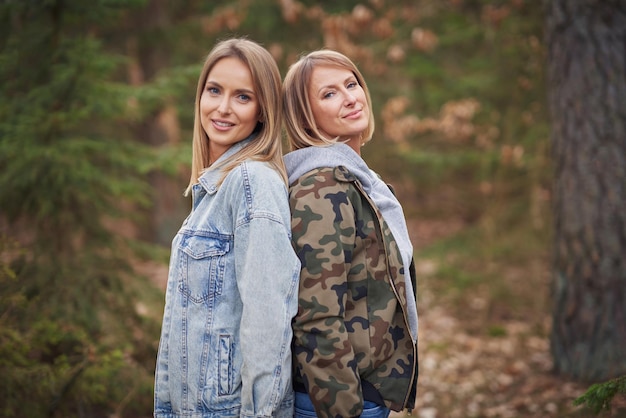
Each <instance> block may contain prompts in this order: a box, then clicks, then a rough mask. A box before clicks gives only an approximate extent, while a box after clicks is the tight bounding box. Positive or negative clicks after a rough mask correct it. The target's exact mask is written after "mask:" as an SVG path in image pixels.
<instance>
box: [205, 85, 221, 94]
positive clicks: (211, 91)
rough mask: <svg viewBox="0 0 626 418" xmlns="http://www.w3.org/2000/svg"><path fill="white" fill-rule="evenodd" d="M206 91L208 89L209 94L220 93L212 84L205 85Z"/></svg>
mask: <svg viewBox="0 0 626 418" xmlns="http://www.w3.org/2000/svg"><path fill="white" fill-rule="evenodd" d="M206 91H208V92H209V93H210V94H213V95H216V94H219V93H220V90H219V89H218V88H217V87H213V86H207V87H206Z"/></svg>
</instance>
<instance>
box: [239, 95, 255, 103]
mask: <svg viewBox="0 0 626 418" xmlns="http://www.w3.org/2000/svg"><path fill="white" fill-rule="evenodd" d="M237 99H239V100H240V101H242V102H244V103H247V102H249V101H250V100H252V98H251V97H250V96H248V95H247V94H244V93H241V94H239V95H238V96H237Z"/></svg>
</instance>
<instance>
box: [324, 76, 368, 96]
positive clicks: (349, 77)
mask: <svg viewBox="0 0 626 418" xmlns="http://www.w3.org/2000/svg"><path fill="white" fill-rule="evenodd" d="M352 79H354V80H355V81H356V82H357V84H358V80H357V79H356V76H355V75H354V74H351V75H349V76H348V77H346V78H345V79H344V80H343V82H344V83H346V82H347V81H350V80H352ZM335 86H336V84H326V85H323V86H322V87H320V88H319V89H318V90H317V92H318V93H319V92H321V91H322V90H324V89H328V88H334V87H335Z"/></svg>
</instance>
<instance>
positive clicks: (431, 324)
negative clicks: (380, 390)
mask: <svg viewBox="0 0 626 418" xmlns="http://www.w3.org/2000/svg"><path fill="white" fill-rule="evenodd" d="M443 228H444V229H445V228H447V229H449V228H450V226H449V225H448V226H445V227H443ZM415 232H416V233H417V234H418V235H420V236H421V237H422V239H424V237H426V238H428V236H429V231H428V230H423V231H415ZM412 235H413V232H412ZM431 235H432V234H431ZM418 252H419V249H418ZM538 264H539V265H538V266H532V267H529V269H530V270H533V272H534V273H535V274H533V276H539V277H540V279H539V282H537V281H532V280H525V279H524V277H523V274H520V273H519V272H518V271H515V270H514V271H511V272H509V273H507V275H509V276H512V277H515V276H521V279H519V277H518V279H519V280H517V281H516V282H515V289H516V291H517V293H516V295H519V298H526V299H528V300H527V301H523V300H522V301H521V302H522V304H525V306H526V308H525V309H526V311H525V312H524V310H522V312H521V313H520V312H519V310H518V311H517V314H516V315H514V316H511V315H507V314H505V312H506V310H505V309H499V308H497V306H498V303H497V301H495V302H494V301H491V300H489V298H493V297H494V293H493V292H492V291H491V290H490V289H488V288H485V287H483V288H482V291H481V289H479V290H478V291H475V290H472V291H469V292H467V293H468V294H467V295H464V294H463V295H461V296H460V297H461V298H464V299H466V300H465V301H464V302H463V303H462V304H459V303H458V300H459V296H458V295H457V296H456V297H454V298H448V297H446V296H445V292H443V294H439V290H440V289H441V287H440V286H439V285H438V284H437V283H435V282H434V280H430V279H429V277H430V275H431V274H432V272H433V270H434V269H436V268H437V266H435V265H433V261H432V260H428V259H418V260H417V262H416V269H417V273H418V311H419V315H420V318H419V324H420V325H419V381H418V396H417V404H416V408H415V410H414V411H413V412H412V414H411V416H414V417H418V418H479V417H480V418H482V417H498V418H516V417H533V418H542V417H546V418H547V417H568V418H573V417H577V418H583V417H584V418H587V417H594V416H595V417H601V418H606V417H626V398H625V397H623V396H621V397H620V396H618V397H616V398H614V400H613V402H612V405H611V409H610V411H608V412H602V413H600V414H598V415H594V414H593V413H592V412H591V411H590V410H589V409H587V408H586V407H584V406H578V407H577V406H574V404H573V401H574V399H576V398H577V397H579V396H581V395H582V394H583V393H584V392H585V390H586V389H587V388H588V385H586V384H582V383H576V382H573V381H571V380H568V379H566V378H562V377H558V376H556V375H555V374H554V373H552V356H551V353H550V344H549V334H550V333H549V330H550V322H551V318H550V315H549V312H548V309H546V307H547V306H548V304H547V303H545V302H540V303H537V300H539V301H548V291H549V283H548V281H549V268H548V265H547V262H539V263H538ZM538 270H540V271H542V274H536V272H537V271H538ZM504 280H506V279H504ZM496 297H497V296H496ZM500 302H501V303H500V305H502V303H505V304H506V303H507V302H506V301H504V302H502V301H500ZM517 302H520V301H517ZM494 307H495V308H494ZM525 318H528V320H526V319H525ZM493 324H497V325H493ZM404 416H405V415H404V414H401V413H392V417H404ZM406 416H408V415H406Z"/></svg>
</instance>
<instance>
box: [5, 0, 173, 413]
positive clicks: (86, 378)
mask: <svg viewBox="0 0 626 418" xmlns="http://www.w3.org/2000/svg"><path fill="white" fill-rule="evenodd" d="M141 4H142V2H137V1H121V0H120V1H102V2H96V3H90V4H88V5H87V3H85V2H82V1H66V2H4V3H3V4H2V6H0V7H1V9H0V19H1V20H0V27H2V28H3V29H2V31H3V32H4V35H6V36H3V37H2V42H1V43H0V79H2V80H7V82H4V81H3V83H1V84H0V167H1V170H0V208H1V209H0V221H1V222H2V228H3V232H4V234H5V235H3V236H2V238H1V239H0V250H1V253H0V255H1V257H0V259H1V260H2V262H1V263H0V264H1V267H2V268H1V269H0V272H1V273H0V287H1V288H2V289H3V290H2V296H1V297H0V356H1V360H0V373H1V374H2V376H3V382H4V383H3V391H2V393H1V394H0V405H2V407H1V408H2V409H1V410H0V415H2V416H7V417H12V416H29V417H35V418H36V417H61V416H76V415H80V414H85V413H86V414H87V415H89V416H103V415H108V414H103V411H110V412H116V413H118V415H119V416H121V415H124V416H140V415H141V414H142V413H145V411H146V410H149V409H150V404H151V402H150V398H151V397H150V391H151V388H150V387H149V386H150V384H149V383H146V382H151V379H152V375H153V364H152V360H153V359H154V357H155V354H156V348H155V347H154V341H153V339H151V338H150V339H145V338H140V337H138V336H137V335H138V333H137V330H139V329H144V330H149V331H150V332H151V333H153V334H154V333H156V332H157V330H158V323H157V322H155V321H154V320H152V319H148V318H145V317H144V316H143V315H141V314H140V313H138V312H137V310H136V309H135V306H136V302H135V301H136V300H137V299H138V293H136V291H137V289H131V288H129V286H127V285H126V283H125V282H127V281H128V280H129V279H131V280H133V281H141V280H143V279H141V278H140V277H138V275H137V274H136V273H134V272H133V267H132V261H133V260H132V259H131V258H129V256H132V254H133V252H132V251H129V249H131V248H133V247H136V246H137V245H135V244H133V243H132V240H129V239H127V238H124V237H122V236H121V235H119V234H118V233H117V232H116V231H115V227H112V225H114V222H115V219H121V218H123V219H131V220H133V221H134V222H135V223H136V224H140V222H141V218H140V216H139V215H140V212H139V211H140V210H141V209H142V208H145V207H147V205H148V204H149V203H150V193H151V190H150V186H149V183H148V182H147V176H148V175H149V174H150V173H151V172H153V171H154V170H156V169H162V168H164V167H165V166H166V163H165V160H166V158H164V155H165V154H172V152H170V151H167V150H165V149H154V148H152V147H148V146H146V145H143V144H141V143H139V142H137V141H136V140H134V139H133V123H134V121H133V119H132V116H133V115H132V113H131V112H129V107H128V103H129V101H130V99H131V98H133V97H135V96H136V95H137V92H136V89H133V88H132V87H130V86H128V85H127V84H125V83H119V82H117V81H116V80H115V79H114V73H115V70H116V69H117V67H118V66H119V65H120V63H122V62H123V60H121V59H120V58H119V57H118V56H116V55H112V54H110V53H107V52H106V51H105V49H104V47H103V45H102V42H101V40H100V39H98V38H97V37H95V36H93V34H94V28H96V27H98V26H99V25H105V24H106V22H107V19H112V18H117V17H119V16H120V13H121V12H122V11H123V9H124V8H129V7H131V6H137V5H141ZM146 102H147V100H146ZM167 164H170V163H169V162H168V163H167ZM144 283H145V281H144ZM145 359H150V361H147V360H145ZM146 395H147V397H146ZM124 399H126V407H122V406H120V405H124V402H123V401H124ZM79 411H82V412H80V413H79Z"/></svg>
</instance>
